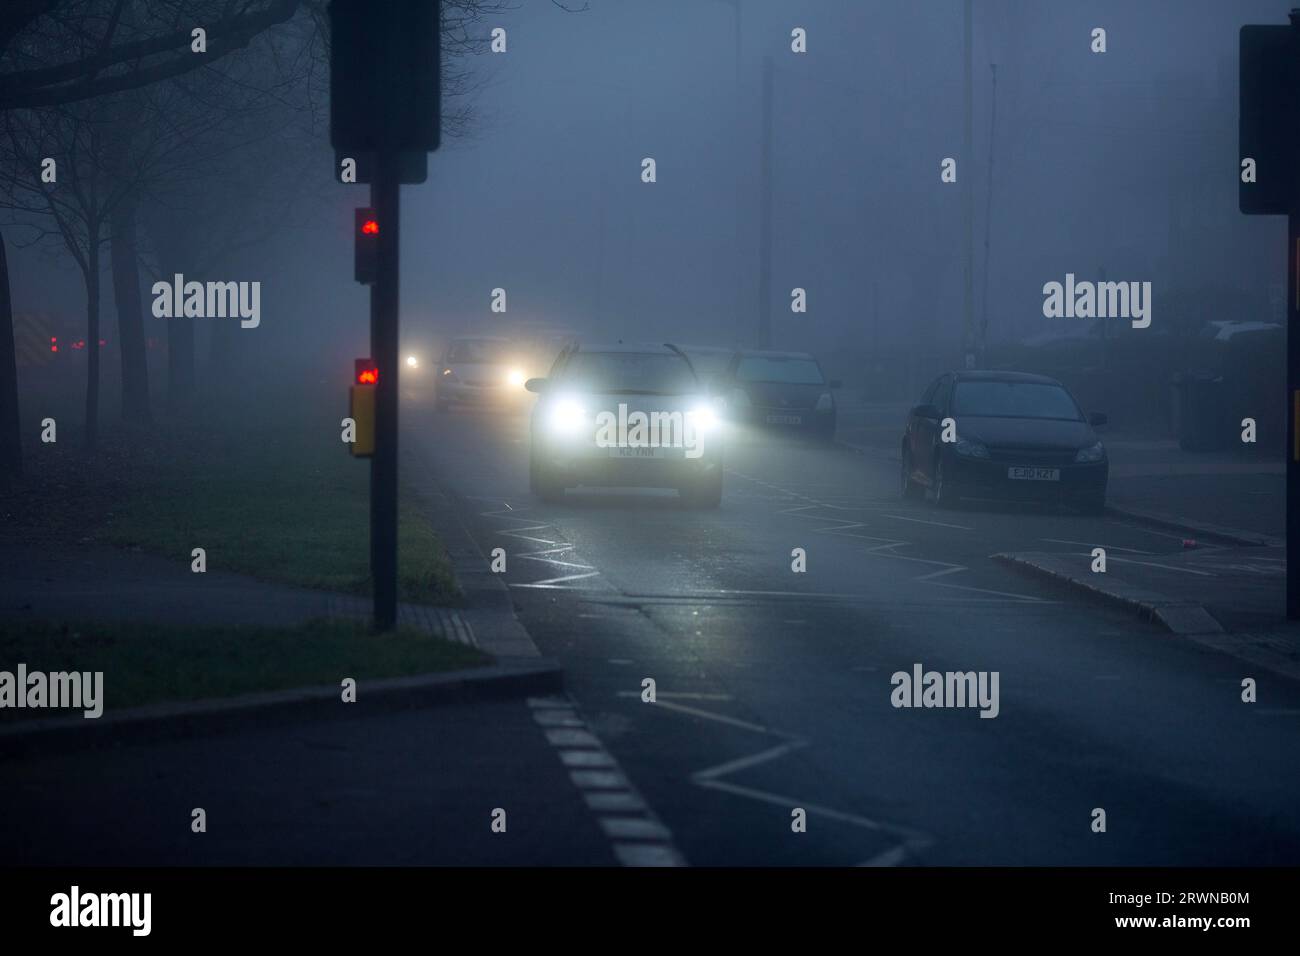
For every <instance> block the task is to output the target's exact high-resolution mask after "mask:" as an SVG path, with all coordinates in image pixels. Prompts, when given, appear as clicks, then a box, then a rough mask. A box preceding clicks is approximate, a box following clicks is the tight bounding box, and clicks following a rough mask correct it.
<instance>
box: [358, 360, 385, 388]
mask: <svg viewBox="0 0 1300 956" xmlns="http://www.w3.org/2000/svg"><path fill="white" fill-rule="evenodd" d="M355 384H357V385H378V384H379V366H377V365H376V364H375V360H374V359H368V358H359V359H357V360H356V381H355Z"/></svg>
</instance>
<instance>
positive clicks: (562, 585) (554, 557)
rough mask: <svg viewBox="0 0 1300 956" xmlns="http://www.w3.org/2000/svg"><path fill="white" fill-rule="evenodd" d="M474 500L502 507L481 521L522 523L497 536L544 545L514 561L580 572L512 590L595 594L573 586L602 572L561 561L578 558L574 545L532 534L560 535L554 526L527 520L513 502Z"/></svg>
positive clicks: (516, 555)
mask: <svg viewBox="0 0 1300 956" xmlns="http://www.w3.org/2000/svg"><path fill="white" fill-rule="evenodd" d="M471 499H472V500H474V501H494V502H499V506H498V507H496V508H489V509H488V510H487V511H480V512H479V513H478V515H479V517H480V518H486V519H488V520H489V521H494V522H509V521H513V522H518V523H519V525H522V527H513V528H509V527H507V528H498V529H497V533H498V534H500V535H501V536H503V537H507V538H514V539H516V540H518V541H523V542H528V543H531V544H537V545H542V547H540V548H537V549H536V550H532V551H519V552H516V553H514V554H513V555H512V557H514V558H515V559H517V560H523V561H537V562H540V563H542V564H545V565H548V566H549V567H551V568H554V569H555V570H557V571H574V572H576V573H573V574H559V575H557V576H555V577H551V578H543V579H541V580H540V581H527V582H518V581H516V582H510V587H512V588H554V589H568V590H579V591H589V590H593V589H592V588H587V587H582V588H575V587H573V586H572V584H571V582H574V581H585V580H589V579H591V578H598V577H600V571H599V570H598V569H597V568H596V567H595V566H594V565H590V564H583V563H581V562H578V561H564V560H561V558H560V557H559V556H561V555H562V556H565V557H570V558H572V557H575V554H574V547H573V545H572V544H570V543H569V542H567V541H559V540H555V539H554V538H551V537H540V536H539V535H536V534H529V532H533V531H537V532H543V533H550V534H554V533H556V532H557V530H558V529H556V528H555V527H554V526H553V525H549V524H537V523H535V519H533V518H528V517H523V516H522V515H520V513H519V512H520V510H521V509H517V508H513V507H511V505H510V502H509V501H507V500H506V499H504V498H486V497H478V496H471ZM522 510H523V511H527V510H528V509H526V508H525V509H522ZM601 583H602V584H603V585H604V586H605V587H606V588H612V587H613V585H611V584H609V582H607V581H604V580H603V579H602V581H601Z"/></svg>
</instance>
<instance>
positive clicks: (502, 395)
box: [434, 336, 528, 410]
mask: <svg viewBox="0 0 1300 956" xmlns="http://www.w3.org/2000/svg"><path fill="white" fill-rule="evenodd" d="M522 351H523V350H522V349H521V348H519V347H518V346H516V345H515V344H514V343H512V342H511V341H510V340H509V339H505V338H498V337H493V336H475V337H465V338H458V339H453V340H452V341H451V344H450V345H448V346H447V349H446V351H445V352H444V353H443V356H442V361H441V362H440V363H439V365H438V367H437V370H436V376H435V378H436V381H435V384H434V395H435V402H436V405H437V407H438V408H439V409H440V410H441V409H445V408H447V407H448V406H449V405H451V404H453V403H467V404H478V405H502V404H507V403H510V402H513V401H518V400H521V399H522V398H524V382H525V381H526V380H527V378H528V375H527V371H526V369H527V361H526V356H524V355H521V354H519V353H521V352H522Z"/></svg>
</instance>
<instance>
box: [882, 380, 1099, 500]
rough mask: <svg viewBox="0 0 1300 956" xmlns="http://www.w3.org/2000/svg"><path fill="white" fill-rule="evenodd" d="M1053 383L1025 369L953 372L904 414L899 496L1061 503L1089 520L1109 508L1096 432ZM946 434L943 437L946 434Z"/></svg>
mask: <svg viewBox="0 0 1300 956" xmlns="http://www.w3.org/2000/svg"><path fill="white" fill-rule="evenodd" d="M1105 423H1106V416H1105V415H1102V414H1098V413H1094V414H1092V415H1091V416H1085V415H1084V414H1083V412H1082V411H1080V410H1079V403H1078V402H1076V401H1075V400H1074V396H1073V395H1071V394H1070V392H1069V391H1068V390H1067V389H1066V388H1065V386H1064V385H1062V384H1061V383H1060V382H1058V381H1056V380H1055V379H1052V378H1048V377H1047V376H1045V375H1030V374H1027V373H1024V372H983V371H968V372H949V373H948V374H946V375H941V376H939V378H937V379H935V380H934V381H933V382H932V383H931V384H930V387H929V388H927V389H926V390H925V393H924V394H923V395H922V396H921V402H920V404H918V405H917V406H916V407H914V408H913V409H912V410H911V412H909V413H908V416H907V425H906V429H905V431H904V433H903V447H902V455H903V462H902V490H903V495H904V496H905V497H909V498H920V497H923V496H924V495H925V493H926V490H927V489H929V491H930V492H931V494H932V495H933V496H934V499H935V501H936V502H937V503H938V504H940V505H950V504H952V503H954V502H955V501H956V500H958V499H960V498H967V497H969V498H987V499H1029V500H1039V501H1051V502H1062V503H1066V504H1070V505H1074V506H1075V507H1078V508H1081V509H1082V510H1084V511H1086V512H1088V513H1094V514H1095V513H1099V512H1101V511H1102V510H1103V509H1104V508H1105V504H1106V479H1107V473H1108V470H1109V464H1108V462H1107V460H1106V449H1105V447H1104V446H1103V445H1102V443H1101V442H1100V441H1099V440H1098V439H1097V435H1096V433H1095V432H1094V431H1093V426H1095V425H1104V424H1105ZM945 433H946V434H945Z"/></svg>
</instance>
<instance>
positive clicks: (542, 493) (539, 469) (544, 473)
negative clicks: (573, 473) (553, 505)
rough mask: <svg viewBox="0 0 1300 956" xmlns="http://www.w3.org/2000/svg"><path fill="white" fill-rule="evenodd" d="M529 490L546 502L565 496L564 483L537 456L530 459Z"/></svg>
mask: <svg viewBox="0 0 1300 956" xmlns="http://www.w3.org/2000/svg"><path fill="white" fill-rule="evenodd" d="M528 490H529V491H531V492H532V493H533V494H534V495H536V496H537V497H538V498H540V499H542V501H545V502H555V501H559V500H560V499H561V498H563V497H564V485H563V484H561V483H560V481H559V480H558V479H557V478H556V477H555V476H554V475H553V474H551V470H550V469H549V468H547V467H546V466H545V465H544V464H542V463H541V462H540V461H538V460H537V459H536V458H529V459H528Z"/></svg>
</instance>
